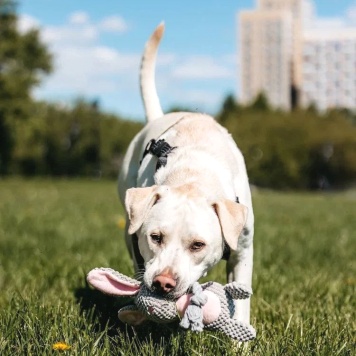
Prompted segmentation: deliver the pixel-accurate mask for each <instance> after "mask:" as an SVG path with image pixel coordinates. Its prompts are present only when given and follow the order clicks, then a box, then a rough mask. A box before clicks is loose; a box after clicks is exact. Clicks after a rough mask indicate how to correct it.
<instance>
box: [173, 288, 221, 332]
mask: <svg viewBox="0 0 356 356" xmlns="http://www.w3.org/2000/svg"><path fill="white" fill-rule="evenodd" d="M203 293H204V294H205V295H206V296H207V297H208V300H207V302H206V303H205V305H204V306H203V323H204V324H205V325H207V324H211V323H213V322H214V321H215V320H217V319H218V317H219V315H220V313H221V304H220V299H219V297H218V296H217V295H216V294H214V293H212V292H210V291H208V290H205V291H204V292H203ZM192 296H193V294H184V295H182V296H181V297H180V298H179V299H178V300H177V301H176V306H177V312H178V314H179V316H180V317H181V318H182V317H183V315H184V313H185V311H186V309H187V308H188V305H189V304H190V300H191V299H192Z"/></svg>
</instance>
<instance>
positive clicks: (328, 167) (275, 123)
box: [218, 99, 356, 189]
mask: <svg viewBox="0 0 356 356" xmlns="http://www.w3.org/2000/svg"><path fill="white" fill-rule="evenodd" d="M258 101H259V102H263V100H262V99H261V100H258ZM256 102H257V101H256ZM262 106H263V105H262V104H261V103H259V104H258V107H256V103H254V104H253V105H252V106H250V107H240V106H238V105H237V104H236V106H235V107H234V106H233V105H231V104H229V108H231V109H229V110H226V105H224V106H223V109H222V111H221V113H220V115H219V116H218V119H220V120H221V121H222V122H223V124H224V126H226V128H227V129H228V130H229V131H230V132H231V134H232V135H233V137H234V139H235V140H236V142H237V144H238V146H239V147H240V149H241V150H242V152H243V153H244V156H245V161H246V165H247V169H248V172H249V177H250V181H251V183H253V184H256V185H258V186H264V187H271V188H277V189H291V188H294V189H296V188H297V189H308V188H329V187H334V188H335V187H342V186H345V185H347V184H350V183H352V182H354V181H355V180H356V127H355V122H354V121H353V120H352V119H351V118H350V115H351V113H349V112H347V113H346V112H344V111H341V110H335V111H330V112H327V113H325V114H323V115H321V114H318V113H317V112H315V111H313V110H295V111H292V112H290V113H286V112H281V111H274V110H271V109H266V108H265V107H263V108H262Z"/></svg>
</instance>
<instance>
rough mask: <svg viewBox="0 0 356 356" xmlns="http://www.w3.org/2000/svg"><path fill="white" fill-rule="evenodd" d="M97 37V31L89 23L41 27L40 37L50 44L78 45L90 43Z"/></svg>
mask: <svg viewBox="0 0 356 356" xmlns="http://www.w3.org/2000/svg"><path fill="white" fill-rule="evenodd" d="M98 37H99V31H98V30H97V29H96V28H95V26H92V25H90V24H86V25H82V26H73V25H68V24H67V25H63V26H47V27H44V28H43V31H42V38H43V40H44V41H45V42H47V43H48V44H49V45H50V46H56V45H58V43H64V44H71V45H78V44H84V43H92V42H93V41H95V40H96V39H97V38H98Z"/></svg>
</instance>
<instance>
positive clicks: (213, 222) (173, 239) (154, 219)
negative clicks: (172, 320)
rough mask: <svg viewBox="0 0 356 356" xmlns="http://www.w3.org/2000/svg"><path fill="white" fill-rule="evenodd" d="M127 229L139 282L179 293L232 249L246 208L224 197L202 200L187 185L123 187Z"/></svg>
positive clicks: (168, 293) (172, 293) (244, 219)
mask: <svg viewBox="0 0 356 356" xmlns="http://www.w3.org/2000/svg"><path fill="white" fill-rule="evenodd" d="M125 205H126V210H127V213H128V217H129V227H128V232H129V234H131V235H132V234H135V233H136V234H137V236H138V244H139V249H140V253H141V255H142V257H143V259H144V262H145V273H144V278H143V279H144V283H145V284H146V285H147V286H148V287H149V288H152V289H155V290H156V291H158V292H161V293H162V294H166V295H168V296H171V297H179V296H181V295H182V294H184V293H185V292H186V290H187V289H188V288H189V287H190V286H191V285H192V284H193V283H194V282H195V281H197V280H198V279H199V278H200V277H202V276H203V275H205V273H206V272H207V270H208V269H209V268H211V267H212V266H214V265H215V264H216V263H217V262H218V261H219V260H220V259H221V257H222V255H223V250H224V245H225V243H227V244H228V245H229V247H230V248H231V249H232V250H236V249H237V243H238V237H239V235H240V233H241V231H242V229H243V227H244V224H245V222H246V218H247V208H246V207H245V206H243V205H241V204H238V203H235V202H233V201H230V200H222V201H217V202H214V203H211V202H208V201H207V200H206V199H205V198H202V197H201V195H199V194H197V192H196V190H195V189H194V188H192V187H190V186H182V187H179V188H170V187H168V186H152V187H147V188H131V189H128V191H127V193H126V199H125Z"/></svg>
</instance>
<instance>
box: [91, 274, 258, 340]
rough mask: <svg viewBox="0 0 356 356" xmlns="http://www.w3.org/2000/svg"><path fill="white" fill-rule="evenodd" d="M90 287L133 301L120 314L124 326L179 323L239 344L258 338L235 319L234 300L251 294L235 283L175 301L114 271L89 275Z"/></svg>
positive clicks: (202, 288) (208, 286) (197, 288)
mask: <svg viewBox="0 0 356 356" xmlns="http://www.w3.org/2000/svg"><path fill="white" fill-rule="evenodd" d="M87 281H88V283H89V284H90V285H91V286H92V287H94V288H96V289H98V290H100V291H101V292H103V293H105V294H109V295H113V296H118V297H124V296H125V297H128V296H130V297H132V298H133V303H132V304H130V305H128V306H125V307H123V308H121V309H120V310H119V313H118V315H119V319H120V320H121V321H122V322H125V323H127V324H130V325H132V326H137V325H140V324H142V323H143V322H145V321H146V320H150V321H153V322H156V323H173V322H180V323H179V326H180V327H182V328H184V329H191V330H193V331H203V330H204V329H206V330H214V331H221V332H223V333H225V334H226V335H228V336H230V337H231V338H233V339H235V340H238V341H249V340H252V339H254V338H255V337H256V332H255V329H254V328H253V327H252V326H251V325H250V324H246V323H243V322H240V321H238V320H236V319H234V318H233V316H234V314H235V304H234V299H245V298H248V297H249V296H250V295H251V294H252V291H251V290H250V289H249V288H247V287H246V286H244V285H242V284H238V283H236V282H232V283H229V284H227V285H225V286H222V285H221V284H219V283H216V282H208V283H205V284H202V285H200V284H199V283H198V282H196V283H195V284H193V286H192V288H190V290H189V291H188V292H187V293H186V294H184V295H183V296H181V297H180V298H178V299H176V300H171V299H167V298H164V297H163V296H161V295H158V294H156V293H155V292H154V291H152V290H150V289H149V288H148V287H147V286H145V285H144V284H143V283H141V282H139V281H137V280H135V279H133V278H130V277H127V276H125V275H123V274H121V273H119V272H117V271H114V270H113V269H111V268H95V269H93V270H91V271H90V272H89V273H88V276H87Z"/></svg>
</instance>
